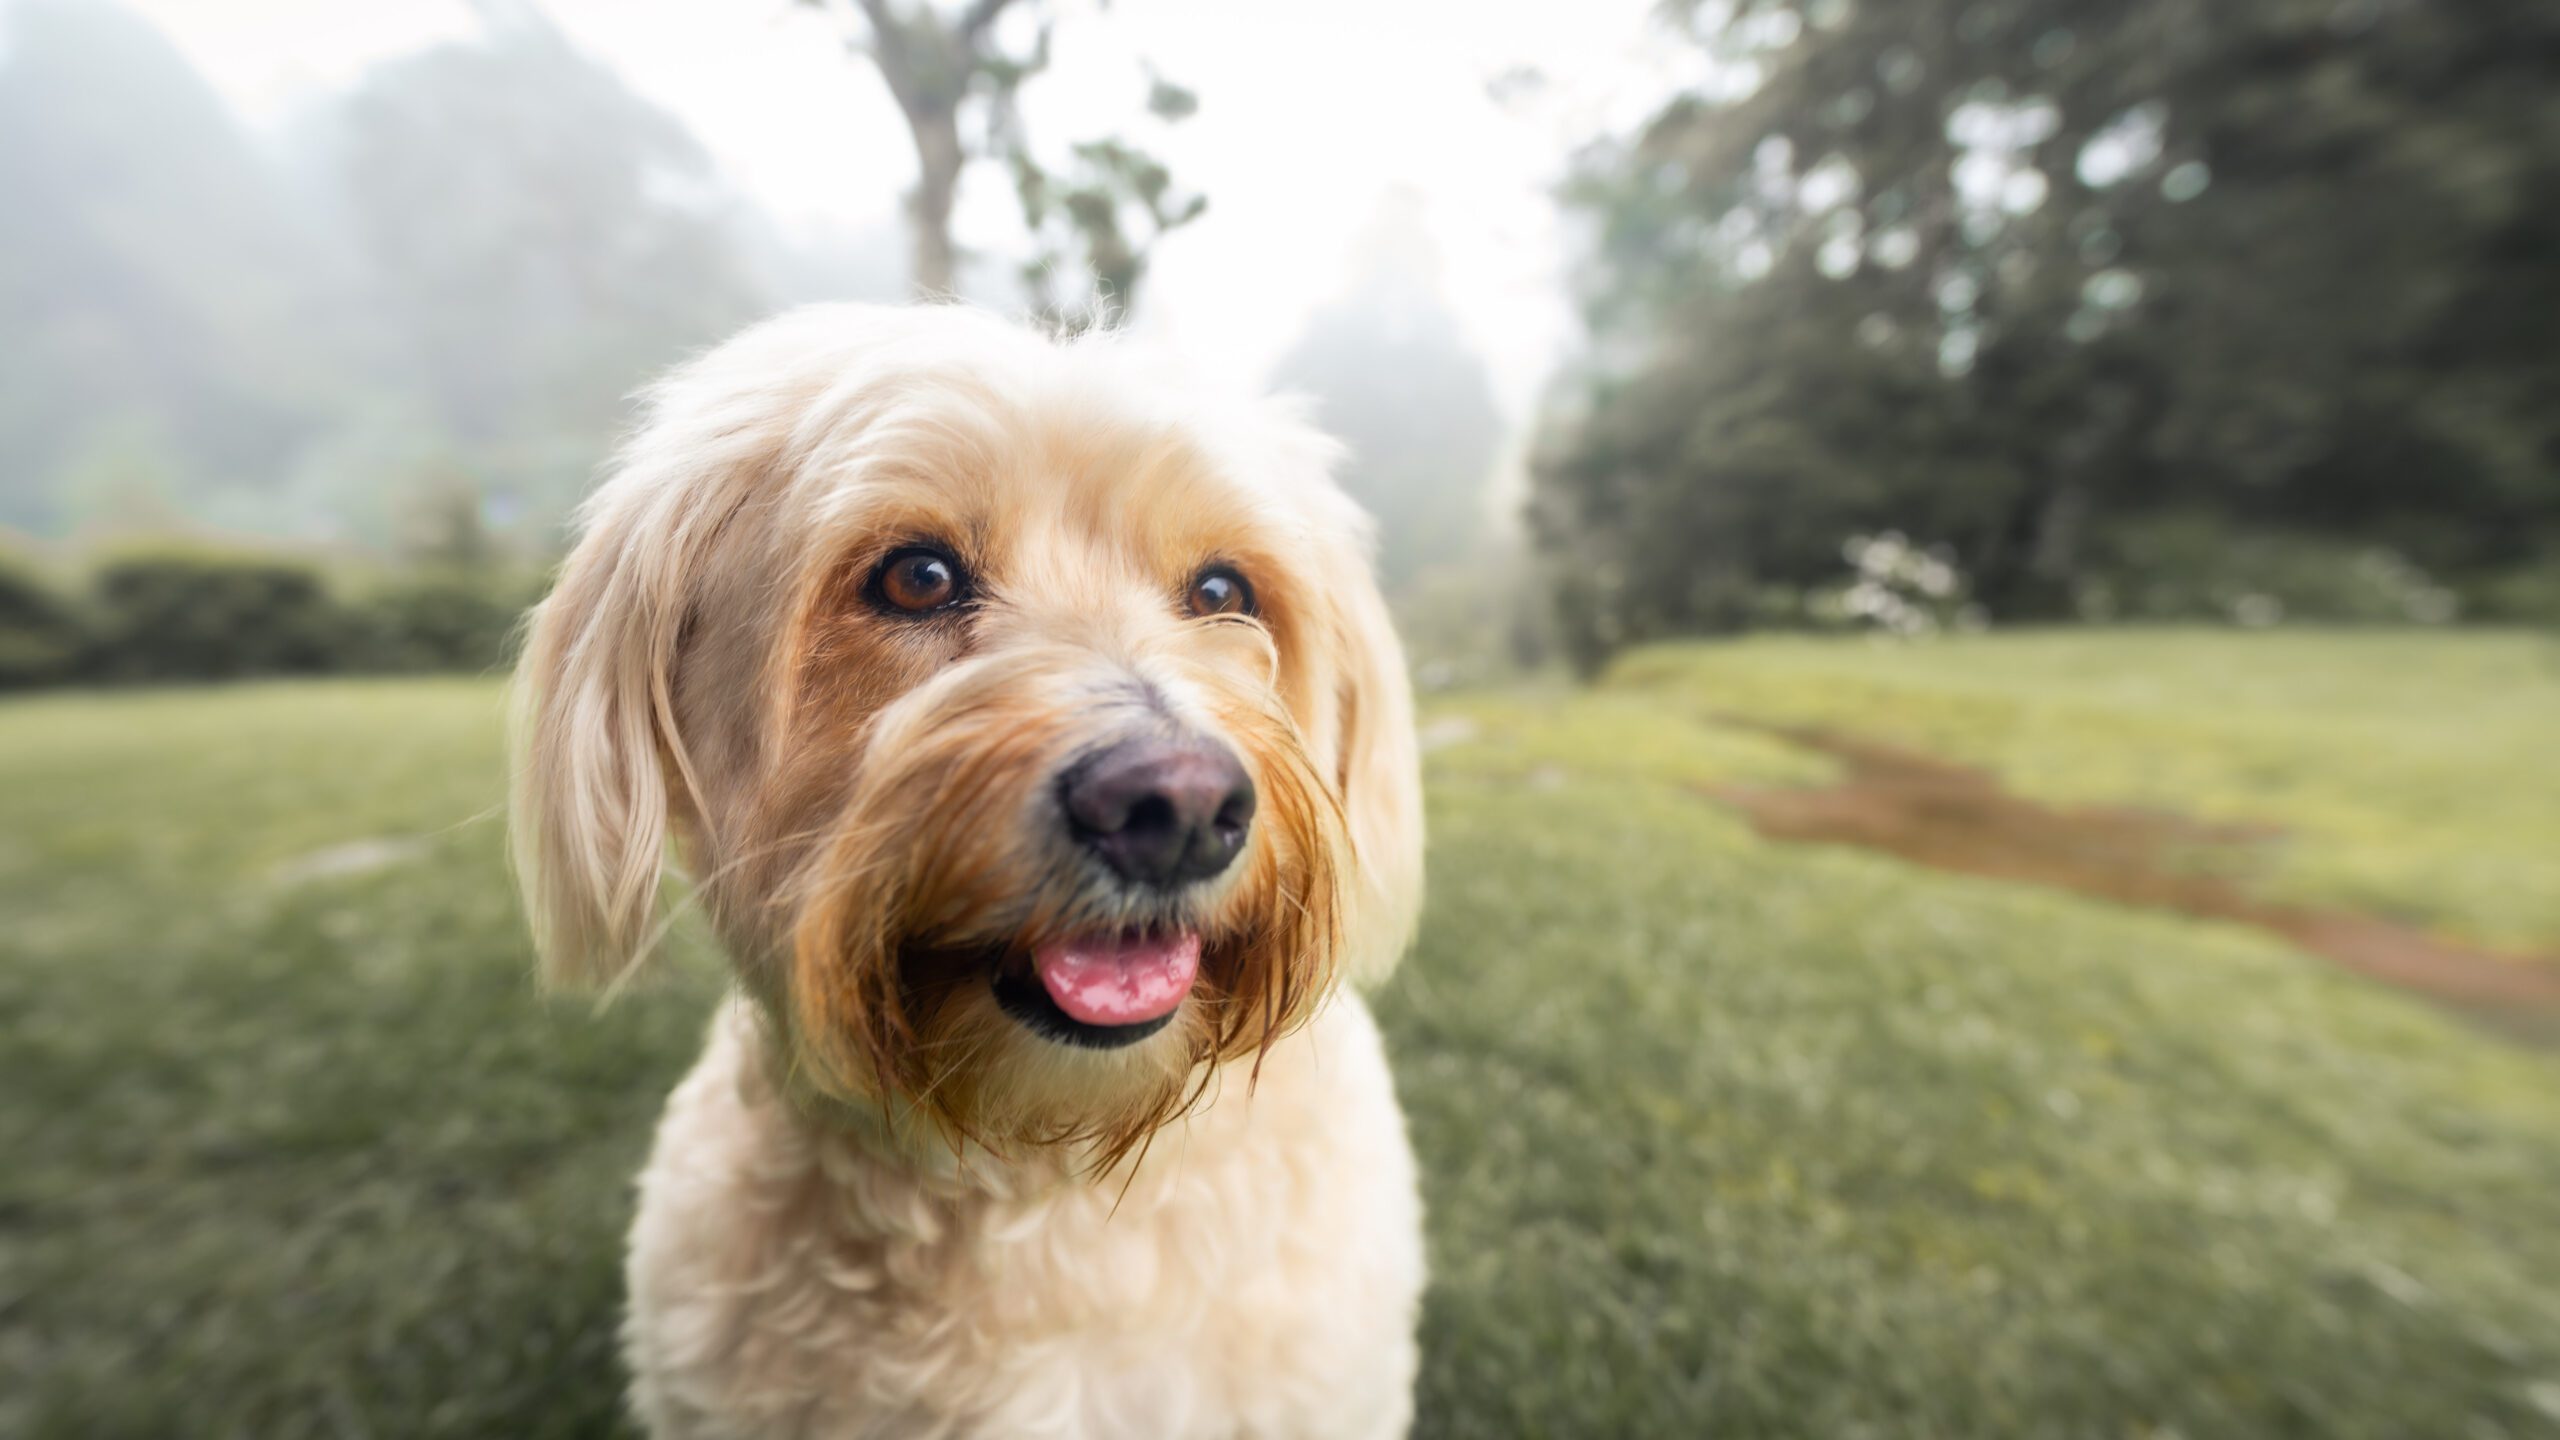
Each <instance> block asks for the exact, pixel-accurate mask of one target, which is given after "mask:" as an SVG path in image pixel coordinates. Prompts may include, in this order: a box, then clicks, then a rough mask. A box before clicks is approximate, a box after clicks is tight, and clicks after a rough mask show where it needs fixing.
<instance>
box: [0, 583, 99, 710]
mask: <svg viewBox="0 0 2560 1440" xmlns="http://www.w3.org/2000/svg"><path fill="white" fill-rule="evenodd" d="M87 648H88V635H87V629H86V627H85V626H84V625H83V624H82V622H81V616H80V614H79V612H78V610H77V608H76V607H75V606H74V605H73V604H72V603H71V601H70V600H68V599H67V598H65V597H64V596H63V595H61V594H60V593H58V592H57V591H56V590H55V589H54V588H53V587H52V586H51V585H49V584H47V583H46V580H45V577H44V576H43V575H42V574H40V573H39V572H38V571H37V570H36V569H35V567H34V566H31V565H28V564H25V563H23V562H21V561H18V560H15V559H12V558H10V557H8V556H6V555H0V690H24V689H28V688H31V687H33V686H37V685H52V684H58V683H60V682H62V681H64V680H67V679H69V678H70V677H71V676H72V675H73V674H74V673H75V672H76V671H77V670H78V668H79V666H80V662H81V659H82V657H83V653H84V652H85V651H86V649H87Z"/></svg>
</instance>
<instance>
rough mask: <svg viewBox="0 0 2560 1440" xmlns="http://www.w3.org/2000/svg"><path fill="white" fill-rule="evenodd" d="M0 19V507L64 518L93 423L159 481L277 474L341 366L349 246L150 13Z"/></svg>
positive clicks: (42, 3)
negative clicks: (133, 437)
mask: <svg viewBox="0 0 2560 1440" xmlns="http://www.w3.org/2000/svg"><path fill="white" fill-rule="evenodd" d="M0 27H5V30H6V34H7V40H8V43H7V46H6V49H5V50H0V196H5V197H6V199H5V200H0V335H5V336H6V337H7V340H6V343H5V344H0V524H7V525H16V526H23V527H27V528H31V529H41V530H51V529H58V528H60V527H61V526H62V525H64V524H66V523H68V521H69V520H70V519H71V518H72V509H73V508H75V507H73V506H71V505H69V504H67V503H66V501H67V500H69V499H76V497H67V496H66V494H65V491H66V489H67V488H69V487H72V486H74V485H76V484H77V483H79V482H80V481H81V480H82V478H83V474H82V473H75V472H83V471H84V467H85V466H86V464H87V460H86V457H87V456H88V455H89V453H90V452H91V451H93V450H94V449H95V448H96V446H97V445H98V444H100V443H102V442H101V441H100V439H99V437H100V436H102V435H108V434H130V433H135V432H138V431H141V430H146V429H147V430H148V431H150V432H151V433H152V434H153V436H154V438H155V448H156V449H157V450H158V451H159V454H160V458H161V459H162V460H164V461H166V462H168V464H169V466H170V467H171V469H170V473H169V474H167V475H166V476H165V477H164V479H165V480H166V481H167V482H168V483H169V486H170V488H171V490H172V492H175V491H177V490H185V489H195V490H201V489H207V488H226V487H228V488H239V489H245V490H251V491H257V490H262V489H264V488H266V487H270V486H272V484H273V483H274V481H275V480H276V478H277V476H276V474H275V469H276V467H275V464H274V460H275V457H276V456H277V455H279V454H281V453H284V452H286V451H289V450H290V449H291V448H292V447H293V446H294V445H295V444H297V443H299V442H300V441H301V440H302V439H304V438H306V437H307V436H308V435H309V434H311V433H312V432H314V431H315V430H316V429H317V428H318V426H319V424H320V423H321V421H320V416H321V414H322V412H323V411H324V410H325V407H326V405H327V404H328V403H329V400H330V397H331V396H332V395H333V394H334V393H335V391H336V388H337V385H336V381H337V376H338V375H339V373H340V372H341V370H342V368H343V366H344V362H345V356H346V350H345V347H344V346H343V345H342V344H341V343H340V341H341V340H342V339H343V334H342V331H341V330H340V327H338V326H337V325H336V323H335V322H334V320H333V318H332V316H333V313H334V310H333V307H332V306H331V305H330V303H329V301H330V300H331V299H332V298H333V296H334V295H335V294H338V293H341V292H340V291H339V290H338V289H337V288H336V287H338V286H340V285H342V284H343V282H344V279H345V276H346V267H345V265H344V263H343V259H342V257H340V256H338V255H337V254H335V253H333V252H332V251H331V250H330V249H329V248H328V246H327V245H326V243H325V238H324V236H323V234H322V232H321V227H320V226H319V225H318V224H317V223H316V219H315V217H314V216H313V215H312V214H311V213H310V212H309V210H308V209H307V207H305V206H303V205H301V204H299V203H298V201H297V199H296V197H295V196H294V195H293V194H292V193H290V191H289V190H288V189H287V188H286V187H284V186H283V185H281V184H279V183H278V181H277V179H276V177H275V176H274V175H273V174H272V173H271V172H270V170H269V169H268V168H267V166H266V165H265V163H264V161H263V159H262V158H261V157H260V156H259V155H258V154H257V153H256V151H255V149H254V148H253V147H252V145H251V144H250V142H249V140H248V139H247V137H246V136H244V135H243V134H242V133H241V132H240V130H239V128H238V126H237V125H235V124H234V122H233V121H232V118H231V116H230V114H229V113H228V112H227V111H225V110H224V108H223V106H222V104H221V102H220V100H219V99H217V98H216V97H215V96H214V94H213V92H212V91H211V90H210V89H209V88H207V87H206V85H205V84H204V82H203V81H202V80H200V79H199V78H198V77H197V76H196V74H195V72H194V71H193V70H192V69H190V68H189V67H188V65H187V63H186V62H185V60H184V59H182V58H181V57H180V56H179V55H178V53H177V52H176V51H175V50H174V49H173V48H171V46H170V45H169V44H168V42H167V41H165V40H163V39H162V38H161V37H160V35H159V34H158V32H156V31H154V30H153V29H152V28H151V27H150V26H149V25H147V24H145V23H143V22H142V21H140V20H138V19H136V18H135V17H133V16H132V15H130V14H128V13H127V12H125V11H123V10H122V9H119V8H117V7H115V6H112V5H107V4H99V3H92V0H0ZM84 473H85V472H84Z"/></svg>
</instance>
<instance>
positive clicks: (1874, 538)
mask: <svg viewBox="0 0 2560 1440" xmlns="http://www.w3.org/2000/svg"><path fill="white" fill-rule="evenodd" d="M1840 558H1841V559H1843V560H1846V561H1848V562H1849V568H1850V570H1851V571H1852V572H1853V578H1852V579H1851V580H1850V581H1849V583H1848V584H1847V585H1845V586H1843V587H1842V588H1840V589H1839V590H1836V591H1832V592H1828V593H1824V594H1818V595H1816V596H1815V597H1814V599H1813V610H1814V614H1815V615H1816V616H1817V617H1818V618H1828V619H1832V620H1836V621H1844V622H1847V623H1850V624H1854V625H1867V626H1872V627H1874V628H1876V629H1878V630H1882V631H1885V632H1887V633H1889V634H1894V635H1928V634H1934V633H1936V632H1938V631H1940V630H1943V629H1947V628H1950V627H1952V628H1956V629H1963V630H1979V629H1982V628H1984V626H1985V624H1986V623H1987V617H1985V616H1984V614H1983V612H1982V608H1981V607H1980V606H1978V605H1968V604H1965V603H1964V593H1965V590H1966V585H1965V578H1964V575H1963V573H1962V572H1961V571H1959V570H1957V569H1956V567H1955V565H1954V563H1953V562H1952V561H1951V560H1949V559H1948V558H1947V557H1946V556H1945V555H1944V554H1941V553H1938V552H1935V551H1931V550H1928V549H1925V548H1923V547H1921V546H1918V545H1914V544H1912V543H1911V538H1910V537H1909V536H1907V535H1904V534H1903V533H1902V532H1901V531H1899V530H1887V531H1885V532H1883V533H1881V534H1877V535H1852V536H1850V537H1849V538H1848V540H1847V541H1846V542H1844V543H1843V544H1842V545H1841V547H1840Z"/></svg>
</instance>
